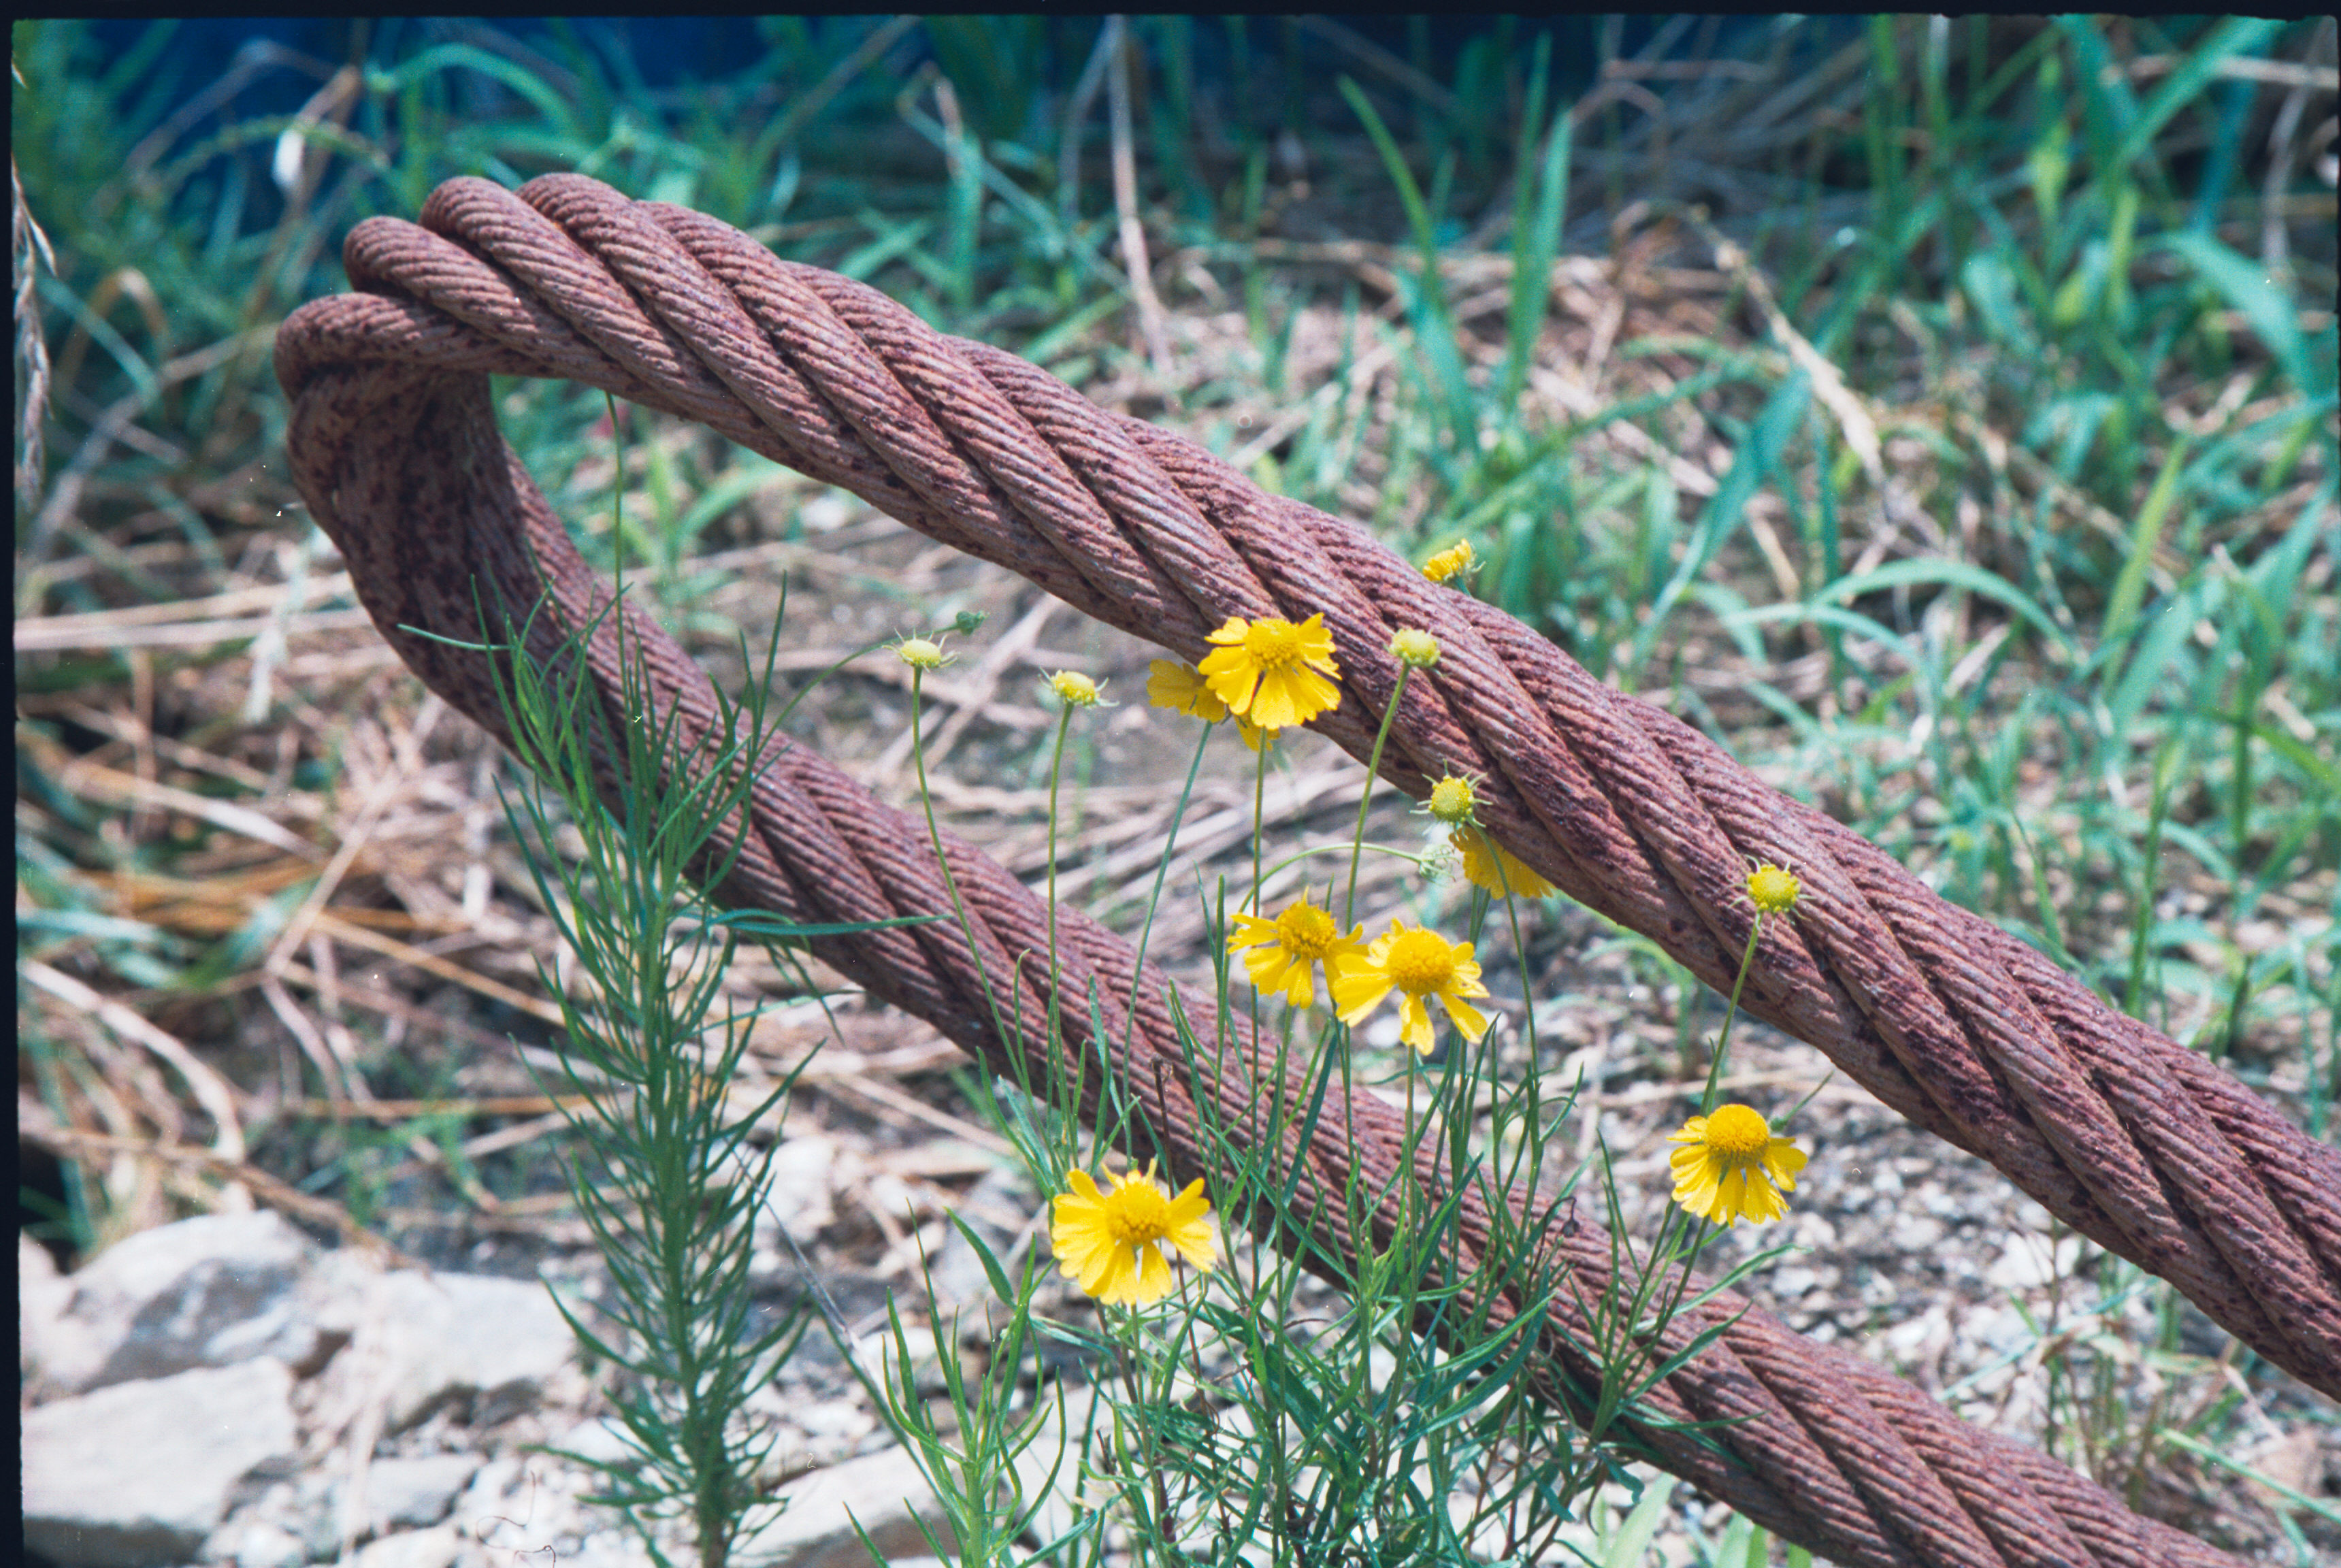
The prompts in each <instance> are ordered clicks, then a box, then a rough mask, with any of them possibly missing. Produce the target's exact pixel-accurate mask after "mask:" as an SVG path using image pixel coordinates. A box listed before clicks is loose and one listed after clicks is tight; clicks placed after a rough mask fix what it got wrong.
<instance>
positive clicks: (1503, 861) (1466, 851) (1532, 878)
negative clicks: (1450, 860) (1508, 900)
mask: <svg viewBox="0 0 2341 1568" xmlns="http://www.w3.org/2000/svg"><path fill="white" fill-rule="evenodd" d="M1447 842H1448V843H1449V844H1453V845H1454V846H1455V848H1456V850H1457V851H1458V852H1459V853H1460V854H1461V855H1462V856H1463V874H1464V876H1465V877H1466V878H1468V879H1469V882H1470V884H1471V885H1472V886H1474V887H1484V888H1486V889H1487V890H1488V891H1489V893H1492V894H1495V895H1496V896H1497V897H1499V898H1501V897H1502V896H1503V895H1504V894H1506V893H1507V892H1509V893H1510V894H1511V895H1512V896H1513V897H1515V898H1549V897H1551V896H1552V895H1553V893H1554V892H1555V891H1556V890H1555V889H1554V887H1553V885H1552V884H1550V883H1549V882H1547V881H1546V880H1545V879H1544V878H1543V877H1541V876H1539V875H1538V874H1537V871H1536V868H1535V867H1534V866H1532V865H1529V864H1527V863H1526V862H1524V861H1522V860H1521V859H1520V857H1519V856H1518V855H1516V854H1513V853H1512V852H1511V851H1510V850H1509V849H1506V848H1505V847H1504V846H1503V845H1502V844H1498V843H1497V842H1496V841H1495V840H1493V839H1491V838H1489V836H1488V835H1487V834H1485V833H1483V832H1481V831H1480V830H1479V829H1478V828H1469V827H1465V828H1458V829H1456V830H1455V831H1454V832H1453V833H1451V834H1448V835H1447ZM1490 851H1493V853H1492V854H1490V853H1489V852H1490ZM1499 865H1500V866H1502V867H1503V871H1502V874H1500V875H1499V874H1498V872H1497V870H1496V868H1497V867H1498V866H1499Z"/></svg>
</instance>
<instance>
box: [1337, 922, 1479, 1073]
mask: <svg viewBox="0 0 2341 1568" xmlns="http://www.w3.org/2000/svg"><path fill="white" fill-rule="evenodd" d="M1338 963H1339V967H1338V969H1337V970H1336V972H1335V973H1334V974H1333V977H1332V984H1331V986H1330V990H1331V991H1332V993H1333V1005H1334V1007H1335V1008H1336V1009H1337V1010H1339V1012H1340V1014H1341V1022H1342V1023H1344V1024H1355V1023H1357V1022H1358V1021H1359V1020H1360V1019H1362V1018H1363V1017H1365V1015H1366V1014H1369V1013H1371V1012H1372V1011H1373V1010H1374V1009H1375V1008H1377V1007H1379V1006H1380V1005H1381V1001H1382V998H1383V997H1385V996H1388V995H1389V994H1390V993H1391V992H1392V991H1396V992H1398V993H1399V994H1400V1002H1399V1008H1398V1019H1399V1038H1400V1040H1403V1041H1405V1042H1406V1043H1407V1044H1409V1045H1411V1046H1413V1047H1414V1048H1415V1049H1416V1050H1417V1051H1420V1052H1422V1053H1424V1054H1429V1053H1430V1038H1431V1036H1430V1007H1429V1006H1427V1005H1426V1004H1425V1003H1424V1000H1423V999H1424V998H1425V997H1430V996H1436V997H1438V998H1439V1001H1441V1002H1443V1003H1445V1004H1447V1015H1448V1016H1449V1018H1452V1019H1453V1020H1455V1026H1456V1027H1457V1028H1458V1029H1460V1030H1462V1031H1463V1033H1464V1034H1466V1035H1467V1036H1469V1038H1471V1039H1473V1040H1477V1039H1478V1038H1479V1036H1480V1035H1482V1034H1486V1033H1487V1032H1488V1015H1487V1014H1484V1013H1482V1012H1480V1011H1479V1009H1478V1008H1476V1007H1474V1006H1472V1005H1471V1004H1469V1003H1468V1002H1466V1001H1464V1000H1463V999H1464V998H1465V997H1467V996H1485V995H1486V994H1488V988H1487V987H1486V986H1484V985H1482V984H1479V964H1476V963H1474V962H1473V961H1472V958H1471V944H1469V943H1468V942H1458V943H1453V944H1449V942H1447V941H1446V940H1445V939H1444V938H1442V937H1441V936H1440V935H1439V934H1438V933H1437V932H1435V931H1425V930H1423V929H1421V928H1420V926H1410V925H1408V924H1405V923H1404V922H1403V921H1397V920H1393V921H1391V922H1390V930H1388V931H1387V932H1385V933H1383V934H1381V935H1380V936H1377V937H1375V938H1374V944H1373V946H1372V947H1371V948H1370V949H1369V950H1368V951H1367V952H1366V953H1364V954H1355V953H1351V954H1344V955H1343V956H1342V957H1341V958H1340V960H1339V961H1338Z"/></svg>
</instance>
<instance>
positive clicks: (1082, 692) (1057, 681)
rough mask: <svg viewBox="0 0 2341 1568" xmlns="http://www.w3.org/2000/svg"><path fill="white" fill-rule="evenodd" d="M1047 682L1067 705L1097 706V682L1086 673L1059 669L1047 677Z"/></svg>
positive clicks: (1079, 706) (1076, 706)
mask: <svg viewBox="0 0 2341 1568" xmlns="http://www.w3.org/2000/svg"><path fill="white" fill-rule="evenodd" d="M1049 684H1050V685H1051V687H1053V688H1055V690H1056V694H1057V695H1058V697H1059V698H1060V699H1061V701H1062V702H1063V703H1064V704H1066V705H1067V706H1068V707H1075V708H1093V707H1095V706H1097V704H1098V689H1097V683H1096V682H1095V681H1092V680H1091V679H1090V678H1089V677H1088V676H1087V675H1081V674H1074V673H1073V672H1072V671H1071V670H1060V671H1058V672H1057V673H1056V674H1053V675H1051V676H1050V677H1049Z"/></svg>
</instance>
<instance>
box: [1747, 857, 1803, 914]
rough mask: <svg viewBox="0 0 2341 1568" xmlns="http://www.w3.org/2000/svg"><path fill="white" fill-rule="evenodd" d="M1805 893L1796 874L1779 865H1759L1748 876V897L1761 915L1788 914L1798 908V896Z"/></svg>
mask: <svg viewBox="0 0 2341 1568" xmlns="http://www.w3.org/2000/svg"><path fill="white" fill-rule="evenodd" d="M1803 891H1804V886H1803V884H1801V883H1799V882H1798V880H1797V876H1796V873H1794V872H1791V871H1785V870H1783V869H1782V868H1780V867H1779V866H1777V865H1759V866H1758V867H1757V868H1756V869H1755V870H1753V871H1751V872H1749V873H1748V897H1749V898H1750V899H1751V900H1753V901H1754V903H1755V904H1756V909H1757V912H1758V914H1788V911H1790V910H1792V909H1794V908H1796V907H1797V894H1799V893H1801V892H1803Z"/></svg>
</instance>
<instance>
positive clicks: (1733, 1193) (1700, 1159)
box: [1667, 1105, 1806, 1225]
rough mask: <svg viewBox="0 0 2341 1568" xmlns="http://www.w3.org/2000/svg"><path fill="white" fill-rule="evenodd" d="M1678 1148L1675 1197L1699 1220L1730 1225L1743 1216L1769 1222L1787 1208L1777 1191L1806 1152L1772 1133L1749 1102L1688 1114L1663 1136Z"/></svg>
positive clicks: (1789, 1184)
mask: <svg viewBox="0 0 2341 1568" xmlns="http://www.w3.org/2000/svg"><path fill="white" fill-rule="evenodd" d="M1667 1142H1669V1143H1670V1144H1685V1145H1687V1146H1686V1147H1683V1148H1680V1149H1677V1150H1676V1151H1675V1152H1674V1154H1672V1155H1670V1156H1669V1162H1670V1163H1671V1164H1673V1166H1674V1169H1675V1202H1676V1203H1680V1204H1681V1205H1682V1206H1683V1207H1684V1208H1685V1209H1688V1210H1689V1212H1690V1213H1693V1214H1696V1215H1697V1216H1698V1217H1699V1218H1700V1219H1702V1220H1713V1221H1714V1222H1715V1223H1717V1224H1718V1225H1735V1224H1738V1223H1739V1221H1740V1220H1741V1219H1742V1218H1743V1217H1744V1218H1746V1219H1747V1220H1748V1223H1751V1224H1758V1225H1768V1224H1770V1223H1772V1222H1773V1221H1774V1220H1777V1219H1778V1218H1779V1217H1780V1216H1781V1215H1783V1214H1785V1213H1788V1200H1787V1199H1786V1198H1783V1197H1782V1196H1781V1195H1780V1194H1781V1193H1782V1192H1783V1191H1793V1190H1794V1189H1795V1187H1796V1185H1797V1173H1798V1172H1799V1171H1801V1170H1803V1169H1804V1168H1805V1157H1806V1156H1805V1152H1804V1151H1803V1150H1802V1149H1799V1148H1798V1147H1797V1145H1796V1144H1795V1143H1794V1142H1793V1141H1792V1140H1790V1139H1788V1138H1776V1137H1774V1136H1772V1129H1771V1127H1770V1126H1769V1124H1767V1123H1766V1122H1765V1120H1764V1118H1763V1116H1762V1115H1761V1114H1759V1113H1758V1112H1757V1111H1756V1109H1755V1108H1754V1107H1752V1106H1748V1105H1718V1106H1717V1107H1716V1108H1715V1114H1713V1115H1712V1116H1693V1117H1692V1118H1691V1119H1690V1120H1689V1121H1688V1122H1685V1123H1684V1124H1683V1125H1682V1131H1681V1132H1679V1133H1676V1134H1673V1135H1671V1136H1670V1137H1669V1138H1668V1140H1667Z"/></svg>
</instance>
